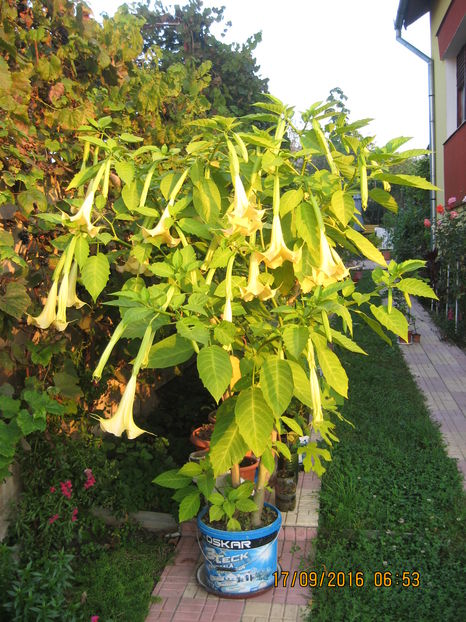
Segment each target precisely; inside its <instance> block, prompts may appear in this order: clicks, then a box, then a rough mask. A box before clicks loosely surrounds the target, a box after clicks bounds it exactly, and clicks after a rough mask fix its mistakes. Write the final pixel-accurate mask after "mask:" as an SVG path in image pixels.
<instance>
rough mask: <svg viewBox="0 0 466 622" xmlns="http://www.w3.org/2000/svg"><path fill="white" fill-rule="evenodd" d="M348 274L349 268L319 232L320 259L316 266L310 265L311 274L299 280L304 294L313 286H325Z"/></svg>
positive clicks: (322, 233)
mask: <svg viewBox="0 0 466 622" xmlns="http://www.w3.org/2000/svg"><path fill="white" fill-rule="evenodd" d="M348 275H349V270H348V268H346V266H345V265H344V264H343V262H342V260H341V258H340V256H339V255H338V253H337V252H336V251H335V250H334V249H333V248H331V247H330V245H329V243H328V240H327V236H326V235H325V232H324V231H323V230H321V232H320V261H319V266H318V267H317V268H316V267H314V266H312V268H311V274H308V275H306V276H305V277H304V278H303V279H302V280H301V281H300V284H301V289H302V291H303V293H304V294H307V293H308V292H310V291H311V290H312V289H314V287H317V286H318V285H322V286H323V287H326V286H327V285H331V284H332V283H335V282H336V281H342V280H343V279H345V278H346V277H347V276H348Z"/></svg>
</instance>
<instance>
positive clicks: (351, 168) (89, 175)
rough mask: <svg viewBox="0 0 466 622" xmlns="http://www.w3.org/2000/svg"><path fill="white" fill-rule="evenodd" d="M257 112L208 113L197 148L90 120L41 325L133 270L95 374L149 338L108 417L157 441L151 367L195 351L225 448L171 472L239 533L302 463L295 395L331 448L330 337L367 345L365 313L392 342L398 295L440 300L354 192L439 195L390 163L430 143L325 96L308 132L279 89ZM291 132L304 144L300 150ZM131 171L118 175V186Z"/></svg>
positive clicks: (197, 125) (107, 422)
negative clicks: (246, 469)
mask: <svg viewBox="0 0 466 622" xmlns="http://www.w3.org/2000/svg"><path fill="white" fill-rule="evenodd" d="M257 106H258V108H259V109H261V110H260V112H258V113H257V114H256V115H249V116H248V117H246V118H242V119H234V118H224V117H218V116H217V117H213V118H210V119H202V120H199V121H196V122H193V123H192V140H191V142H189V144H188V145H187V146H186V147H185V148H183V149H178V148H177V149H171V150H169V149H168V148H167V147H166V146H163V147H162V148H159V147H157V146H142V147H139V148H137V147H138V145H137V142H138V138H137V137H135V136H131V135H128V134H126V135H122V136H120V137H118V138H114V137H111V136H110V135H108V134H107V133H106V132H107V130H106V129H104V130H102V131H101V132H100V133H99V134H98V135H96V134H95V133H93V131H92V129H93V128H92V127H90V126H89V127H84V128H83V133H82V140H83V142H84V144H85V151H84V159H83V164H82V167H81V170H80V171H79V173H77V175H76V176H75V178H74V179H73V181H72V183H71V184H70V187H69V190H73V189H77V192H76V197H75V198H74V199H72V200H71V201H70V205H71V210H70V211H71V212H73V213H64V212H63V213H61V214H59V215H58V214H52V215H50V214H49V215H46V216H44V217H46V218H47V219H48V220H49V221H52V222H55V223H57V225H58V224H60V226H61V227H64V228H65V229H66V234H65V236H64V237H63V238H62V240H63V248H64V251H63V255H62V256H61V259H60V260H59V261H58V264H57V266H56V268H55V272H54V275H53V284H52V289H51V291H50V294H49V296H48V298H47V301H46V303H45V307H44V310H43V311H42V313H41V314H40V315H39V316H38V317H30V318H29V321H30V322H33V323H35V324H37V325H38V326H40V327H42V328H47V327H48V326H54V327H55V328H56V329H57V330H64V329H65V327H66V325H67V317H66V314H67V309H68V308H69V307H70V306H76V307H79V306H80V305H81V304H82V303H81V302H80V300H79V299H78V298H77V295H76V283H77V280H78V279H79V280H80V281H81V283H82V284H83V285H84V287H85V288H86V289H87V290H88V292H89V293H90V295H91V296H92V298H93V299H94V300H95V299H96V298H97V296H98V295H99V294H100V293H101V292H102V291H103V290H104V288H105V286H106V284H107V281H108V278H109V273H110V263H111V262H113V263H114V265H115V268H116V270H117V271H119V272H123V274H124V275H127V279H126V281H125V282H124V284H123V286H122V287H121V288H120V289H119V291H116V292H111V293H110V292H109V296H111V300H108V301H107V302H106V304H109V305H114V306H117V307H118V308H119V312H120V317H121V320H120V322H119V323H118V325H117V326H116V327H115V329H114V333H113V336H112V337H111V340H110V342H109V344H108V346H107V347H106V349H105V351H104V352H103V353H102V356H101V359H100V361H99V363H98V366H97V368H96V370H95V374H94V375H95V377H96V378H99V377H100V376H101V373H102V370H103V368H104V366H105V364H106V363H107V361H108V359H109V357H110V356H111V354H112V349H113V348H114V346H115V344H116V343H117V342H118V341H119V340H120V339H124V338H126V339H135V340H138V341H139V343H140V346H139V351H138V354H137V356H136V357H135V359H134V360H133V361H132V365H133V367H132V374H131V377H130V380H129V382H128V384H127V387H126V390H125V392H124V395H123V397H122V400H121V403H120V405H119V407H118V410H117V411H116V413H115V414H114V416H113V417H112V418H110V419H101V421H100V422H101V426H102V428H103V429H104V430H105V431H107V432H110V433H112V434H116V435H118V436H121V435H122V434H123V433H124V432H126V434H127V436H128V438H135V437H136V436H138V435H139V434H142V433H143V432H144V430H142V429H141V428H140V427H138V426H137V425H136V424H135V422H134V420H133V401H134V397H135V391H136V385H137V378H138V373H139V371H140V370H141V369H145V368H146V369H147V368H148V369H161V368H166V367H170V366H174V365H178V364H180V363H182V362H185V361H187V360H188V359H190V358H191V357H195V358H196V364H197V369H198V372H199V376H200V379H201V380H202V382H203V384H204V386H205V387H206V388H207V389H208V391H209V392H210V393H211V395H212V396H213V398H214V399H215V401H216V402H217V403H218V404H219V407H218V410H217V418H216V424H215V428H214V432H213V435H212V440H211V446H210V452H209V456H208V459H207V460H205V461H204V462H203V463H201V464H195V463H188V464H186V465H185V466H183V467H182V468H181V469H179V470H175V471H170V472H168V473H165V474H163V475H161V476H159V477H158V478H157V479H156V482H157V483H159V484H160V485H162V486H168V487H171V488H173V489H175V490H176V492H175V498H176V499H177V500H178V501H179V502H180V519H181V520H186V519H189V518H191V517H193V516H194V515H195V514H196V513H197V512H198V510H199V507H200V503H201V498H202V496H204V497H205V499H206V500H207V502H208V503H209V505H210V519H211V520H213V521H217V520H221V519H222V520H224V521H225V524H226V526H227V528H228V529H231V530H236V529H240V527H241V523H240V520H239V519H240V518H241V517H242V513H243V512H248V513H249V512H252V523H253V525H255V526H258V525H260V524H261V512H262V507H263V504H264V494H265V490H266V486H267V483H268V480H269V478H270V476H271V474H272V472H273V471H274V468H275V460H276V457H277V456H278V455H280V454H282V455H284V456H285V457H287V458H289V449H288V447H287V446H286V444H284V443H282V442H281V440H280V439H281V435H282V434H283V433H284V432H286V431H287V430H292V431H294V432H295V433H297V434H302V431H301V428H300V426H299V424H298V423H297V421H296V420H295V419H293V418H292V417H291V416H289V415H288V414H287V412H288V408H289V406H290V403H291V400H292V399H293V398H295V399H296V400H298V401H299V402H300V403H301V404H302V405H304V407H305V408H306V409H307V410H308V413H309V421H310V425H311V427H312V429H313V430H314V431H315V432H316V433H318V434H320V435H321V437H322V438H323V439H324V440H325V441H326V442H327V443H328V444H331V443H332V440H335V435H334V432H333V429H334V425H335V424H334V422H333V421H332V418H333V419H334V418H335V416H338V405H339V404H341V403H342V400H343V398H347V397H348V378H347V375H346V373H345V370H344V369H343V367H342V365H341V363H340V361H339V358H338V356H337V354H336V353H335V352H334V351H333V348H332V347H331V346H332V344H337V345H338V346H341V347H343V348H347V349H349V350H351V351H353V352H359V353H361V354H365V352H364V351H363V350H362V349H361V348H360V347H359V346H358V345H357V344H356V343H355V341H354V340H353V338H352V334H353V319H354V318H358V319H359V320H362V321H364V322H366V323H367V324H368V325H369V326H370V327H371V328H372V329H373V330H374V331H376V332H377V333H378V334H379V335H380V336H381V338H382V339H385V340H388V341H390V339H389V337H388V336H387V335H386V333H385V329H388V330H389V331H391V332H393V333H395V334H396V335H399V336H401V337H403V338H405V339H406V337H407V329H408V325H407V321H406V319H405V317H404V316H403V315H402V313H401V312H400V311H398V310H397V309H396V308H395V307H394V306H392V292H393V290H394V289H398V290H401V291H402V292H403V295H404V296H405V297H406V300H407V301H408V303H409V302H410V298H409V297H410V295H411V294H414V295H421V296H431V297H434V296H435V294H434V293H433V291H432V290H431V289H430V288H429V287H428V286H427V285H426V284H425V283H424V282H422V281H420V280H418V279H415V278H411V277H408V278H405V275H406V274H411V273H413V271H415V270H416V269H418V268H420V267H421V266H422V265H423V262H422V261H405V262H403V263H401V264H399V265H397V264H396V263H394V262H391V263H390V265H389V266H387V264H386V262H385V259H384V258H383V256H382V254H381V253H380V252H379V251H378V250H377V248H375V247H374V246H373V245H372V243H371V242H370V241H369V240H368V239H367V238H366V237H365V236H364V235H363V234H362V233H360V232H358V231H357V230H356V229H355V228H354V225H355V224H357V223H358V221H359V220H360V218H361V213H360V212H359V211H358V209H357V207H356V203H355V200H354V198H355V195H360V196H361V199H362V208H363V209H365V207H366V206H367V201H368V197H371V198H372V199H373V200H375V201H377V202H379V203H380V204H382V205H383V206H384V207H386V208H388V209H390V210H396V209H397V206H396V202H395V201H394V199H393V198H392V197H391V195H390V193H389V190H390V184H403V185H408V186H415V187H421V188H431V186H430V184H429V183H428V182H426V181H425V180H423V179H421V178H418V177H412V176H406V175H395V174H390V172H389V170H390V167H391V166H394V165H398V164H400V162H402V161H403V160H405V159H407V158H409V157H412V156H413V155H418V154H419V153H421V152H418V151H405V152H402V153H400V152H399V151H398V149H399V148H400V147H401V146H402V145H403V144H404V142H406V140H407V139H403V138H401V139H396V140H393V141H391V142H389V143H388V144H387V145H386V146H385V147H384V148H376V147H375V146H374V144H373V143H372V139H371V138H363V137H361V136H360V134H359V133H358V131H357V130H358V129H359V128H360V127H362V126H363V125H364V124H365V122H359V123H356V124H352V125H348V124H347V122H346V119H345V116H344V115H340V116H339V117H336V116H335V112H334V110H333V109H332V108H331V103H325V104H316V105H314V106H313V107H311V108H310V109H309V110H308V111H307V112H306V113H305V115H304V116H303V119H304V127H303V128H302V129H299V130H298V129H296V128H293V125H292V120H291V118H292V112H293V111H292V109H291V108H288V107H286V106H284V105H283V104H282V103H281V102H279V101H278V100H276V99H275V98H272V97H269V99H268V101H267V102H265V103H262V104H258V105H257ZM328 119H330V121H328ZM335 119H336V120H335ZM325 124H326V125H325ZM264 128H267V129H264ZM290 129H291V130H293V131H294V133H295V140H296V141H298V142H299V147H298V149H297V150H296V149H295V150H291V149H290V142H289V131H290ZM133 143H134V144H133ZM91 152H93V153H91ZM422 153H424V152H422ZM91 155H92V161H91V162H88V159H89V158H90V157H91ZM115 175H116V176H118V178H119V183H118V184H112V183H111V180H112V179H115ZM374 182H377V183H374ZM369 185H370V186H371V187H372V189H370V190H369ZM343 252H350V253H355V254H360V255H362V256H364V257H366V258H367V259H369V260H371V261H373V262H375V263H376V264H377V265H378V266H379V267H378V268H377V269H375V270H374V271H373V274H372V277H373V282H374V288H373V291H372V292H370V293H364V294H363V293H360V292H358V291H356V289H355V285H354V284H353V282H352V280H351V278H350V276H349V271H348V269H347V267H346V266H345V264H344V262H343V260H342V253H343ZM382 293H386V296H387V300H386V301H384V300H383V299H382V298H381V294H382ZM167 335H168V336H167ZM187 399H189V396H187ZM154 416H156V413H154ZM248 452H253V454H255V456H257V457H258V458H260V466H259V473H258V479H257V483H256V485H255V486H253V485H252V484H251V483H250V482H247V483H243V484H241V480H240V475H239V464H240V462H241V460H242V459H243V457H244V456H245V455H246V454H247V453H248ZM329 459H330V454H329V451H328V450H327V449H325V448H323V447H321V446H319V445H318V444H317V443H316V442H311V443H310V444H309V445H308V446H307V447H306V449H305V455H304V468H305V469H306V470H310V469H313V470H314V471H316V472H317V473H318V474H321V473H322V472H323V471H324V470H325V469H324V466H323V464H322V461H323V460H329ZM226 472H230V473H231V479H230V481H229V483H228V484H227V485H225V486H224V487H223V488H221V489H218V488H217V487H216V479H217V478H218V476H220V475H221V474H224V473H226ZM253 488H254V490H253Z"/></svg>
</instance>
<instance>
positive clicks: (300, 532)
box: [146, 473, 320, 622]
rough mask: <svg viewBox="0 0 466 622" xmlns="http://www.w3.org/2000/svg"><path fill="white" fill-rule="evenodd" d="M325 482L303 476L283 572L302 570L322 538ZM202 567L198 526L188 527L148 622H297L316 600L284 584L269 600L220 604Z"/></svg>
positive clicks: (286, 529) (284, 537)
mask: <svg viewBox="0 0 466 622" xmlns="http://www.w3.org/2000/svg"><path fill="white" fill-rule="evenodd" d="M319 490H320V479H319V478H318V477H317V476H316V475H315V474H314V473H300V474H299V480H298V490H297V504H296V510H295V511H293V512H282V518H283V527H282V529H281V531H280V536H279V541H278V559H279V562H280V564H281V567H282V569H283V570H290V571H291V572H293V571H294V570H297V571H299V570H300V563H301V560H302V559H303V557H304V558H306V557H308V556H309V553H310V547H311V544H312V540H313V539H314V538H315V536H316V534H317V521H318V509H319ZM200 563H201V557H200V553H199V545H198V543H197V538H196V526H195V523H188V524H185V525H183V531H182V537H181V539H180V542H179V543H178V546H177V549H176V556H175V560H174V563H173V565H168V566H166V568H165V570H164V571H163V573H162V576H161V578H160V581H159V583H158V584H157V585H156V587H155V590H154V594H153V595H154V596H157V597H159V598H160V601H159V602H156V603H154V604H153V605H152V607H151V609H150V612H149V616H148V618H147V620H146V622H197V621H198V620H199V621H201V620H202V622H212V621H214V622H216V621H217V620H220V621H221V622H240V621H241V622H281V621H282V620H283V621H285V622H297V621H298V620H301V619H302V614H303V613H304V611H305V609H306V606H307V604H308V602H309V598H310V590H309V589H308V588H306V587H299V586H297V585H296V584H295V586H294V587H291V585H290V584H289V583H288V585H287V586H286V587H283V584H282V583H279V585H278V587H276V588H273V589H271V590H269V591H268V592H266V593H265V594H262V595H259V596H255V597H254V598H249V599H234V600H233V599H225V598H218V597H217V596H214V595H212V594H207V592H206V591H205V590H204V589H203V588H202V587H200V586H199V585H198V584H197V582H196V578H195V571H196V569H197V567H198V566H199V564H200Z"/></svg>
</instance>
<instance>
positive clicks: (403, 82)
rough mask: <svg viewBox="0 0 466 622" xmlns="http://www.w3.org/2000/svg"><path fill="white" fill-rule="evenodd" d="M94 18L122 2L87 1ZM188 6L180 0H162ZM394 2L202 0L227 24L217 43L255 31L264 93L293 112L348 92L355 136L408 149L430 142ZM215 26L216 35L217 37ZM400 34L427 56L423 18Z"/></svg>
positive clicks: (423, 71) (423, 73)
mask: <svg viewBox="0 0 466 622" xmlns="http://www.w3.org/2000/svg"><path fill="white" fill-rule="evenodd" d="M87 3H88V4H89V5H90V6H91V8H92V10H93V12H94V15H95V17H96V18H99V15H100V13H101V12H106V13H108V14H109V15H113V13H114V12H115V11H116V9H117V7H118V6H119V5H120V4H123V2H119V1H113V2H109V1H108V0H107V1H105V0H87ZM164 4H165V5H166V6H171V5H172V4H180V5H183V4H187V2H185V0H179V1H178V2H174V3H172V2H167V1H166V2H164ZM398 4H399V0H353V1H349V0H223V1H222V0H218V1H217V0H204V6H205V7H213V6H215V7H218V6H225V7H226V9H225V21H231V22H232V26H231V28H230V29H229V31H228V34H227V36H226V37H225V39H224V41H226V42H228V43H230V42H236V43H244V42H245V41H246V40H247V38H248V37H249V36H251V35H252V34H253V33H256V32H258V31H262V42H261V43H259V45H258V46H257V48H256V50H255V57H256V60H257V64H258V65H259V66H260V72H259V73H260V75H261V77H263V78H268V79H269V91H270V93H271V94H272V95H274V96H275V97H278V98H279V99H281V100H282V101H283V102H284V103H286V104H287V105H290V106H294V107H295V110H296V112H297V113H299V112H302V111H304V110H306V109H307V108H309V107H310V106H311V105H312V104H313V103H315V102H317V101H324V100H325V99H326V98H327V97H328V95H329V92H330V89H332V88H333V87H336V86H338V87H340V88H341V89H342V90H343V92H344V93H345V95H346V96H347V97H348V100H347V102H346V107H347V108H348V109H349V110H350V120H351V121H356V120H359V119H363V118H372V119H374V121H373V122H371V124H370V125H369V126H368V128H367V129H366V128H364V130H362V133H365V134H367V135H371V136H375V137H376V143H377V144H379V145H383V144H385V143H386V142H387V141H388V140H390V139H391V138H395V137H398V136H410V137H412V140H411V141H410V142H409V143H408V145H407V146H408V147H409V148H421V149H425V148H427V146H428V143H429V123H428V112H429V110H428V97H427V63H425V62H424V61H423V60H421V59H420V58H418V57H417V56H416V55H415V54H413V53H412V52H410V51H409V50H407V49H406V48H405V47H404V46H402V45H401V44H400V43H398V42H397V41H396V38H395V29H394V26H393V24H394V20H395V17H396V12H397V9H398ZM220 31H221V29H219V30H218V32H215V34H216V36H218V37H220ZM402 36H403V37H404V38H405V39H407V40H408V41H409V42H410V43H411V44H413V45H414V46H416V47H417V48H419V49H420V50H422V51H423V52H424V53H425V54H427V55H429V56H430V32H429V18H428V15H425V16H424V17H422V18H421V19H419V20H418V21H417V22H416V23H415V24H412V25H411V26H409V28H408V29H407V30H403V33H402Z"/></svg>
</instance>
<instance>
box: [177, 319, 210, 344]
mask: <svg viewBox="0 0 466 622" xmlns="http://www.w3.org/2000/svg"><path fill="white" fill-rule="evenodd" d="M176 330H177V332H178V334H179V335H180V336H181V337H184V339H188V340H189V341H196V342H198V343H201V344H202V345H207V344H208V342H209V329H208V328H207V327H206V326H205V325H204V324H203V323H202V322H201V321H200V320H199V319H198V318H197V317H195V316H190V317H184V318H181V320H178V322H177V323H176Z"/></svg>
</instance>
